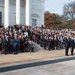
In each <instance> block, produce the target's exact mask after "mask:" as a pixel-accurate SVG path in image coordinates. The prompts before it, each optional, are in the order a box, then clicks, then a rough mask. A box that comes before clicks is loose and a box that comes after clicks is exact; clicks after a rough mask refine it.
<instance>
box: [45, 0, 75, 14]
mask: <svg viewBox="0 0 75 75" xmlns="http://www.w3.org/2000/svg"><path fill="white" fill-rule="evenodd" d="M72 1H75V0H45V11H50V12H51V13H57V14H59V15H62V14H63V6H64V4H67V3H70V2H72Z"/></svg>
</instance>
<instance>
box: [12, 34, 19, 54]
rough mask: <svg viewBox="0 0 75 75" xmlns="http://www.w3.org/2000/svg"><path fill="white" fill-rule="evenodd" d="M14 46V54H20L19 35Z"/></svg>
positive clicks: (14, 40)
mask: <svg viewBox="0 0 75 75" xmlns="http://www.w3.org/2000/svg"><path fill="white" fill-rule="evenodd" d="M13 46H14V54H18V51H19V39H18V37H17V35H15V36H14V39H13Z"/></svg>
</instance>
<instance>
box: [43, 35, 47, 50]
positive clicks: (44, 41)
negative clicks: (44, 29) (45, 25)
mask: <svg viewBox="0 0 75 75" xmlns="http://www.w3.org/2000/svg"><path fill="white" fill-rule="evenodd" d="M46 42H47V41H46V36H44V38H43V43H44V49H45V50H46Z"/></svg>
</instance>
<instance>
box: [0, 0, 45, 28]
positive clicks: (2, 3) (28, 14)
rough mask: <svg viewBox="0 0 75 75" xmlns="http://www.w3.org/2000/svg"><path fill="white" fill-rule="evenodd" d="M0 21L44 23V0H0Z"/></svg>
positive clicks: (4, 22)
mask: <svg viewBox="0 0 75 75" xmlns="http://www.w3.org/2000/svg"><path fill="white" fill-rule="evenodd" d="M0 23H2V24H4V25H5V27H8V26H9V25H14V24H23V25H27V26H33V25H35V26H41V25H44V0H0Z"/></svg>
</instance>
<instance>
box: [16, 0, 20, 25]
mask: <svg viewBox="0 0 75 75" xmlns="http://www.w3.org/2000/svg"><path fill="white" fill-rule="evenodd" d="M16 24H20V0H16Z"/></svg>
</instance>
